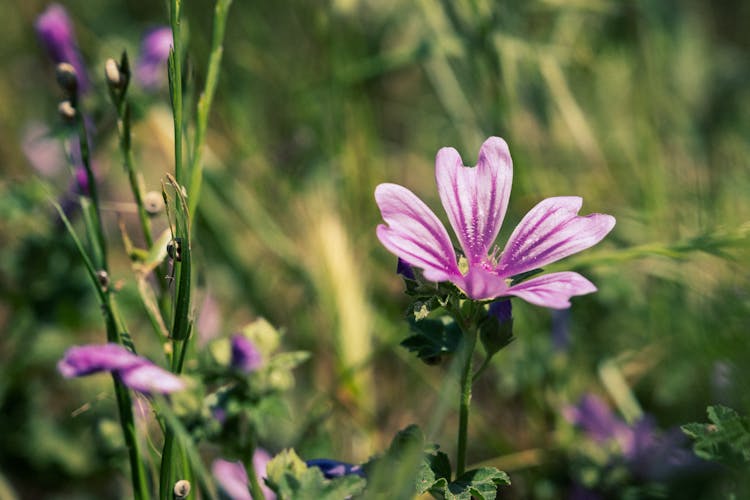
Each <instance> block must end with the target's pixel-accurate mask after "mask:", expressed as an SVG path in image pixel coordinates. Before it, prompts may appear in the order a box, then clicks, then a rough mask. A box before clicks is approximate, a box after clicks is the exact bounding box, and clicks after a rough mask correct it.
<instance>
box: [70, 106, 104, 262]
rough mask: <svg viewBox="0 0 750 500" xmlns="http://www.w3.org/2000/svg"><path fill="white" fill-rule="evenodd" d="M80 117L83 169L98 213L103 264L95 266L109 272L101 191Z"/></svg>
mask: <svg viewBox="0 0 750 500" xmlns="http://www.w3.org/2000/svg"><path fill="white" fill-rule="evenodd" d="M76 116H77V117H78V140H79V142H80V145H81V161H82V163H83V168H84V170H85V171H86V181H87V183H88V191H89V193H88V194H89V197H90V198H91V203H92V204H93V205H94V210H95V212H96V219H97V220H96V223H95V232H96V234H95V238H96V242H97V244H98V247H99V251H98V252H97V253H98V254H99V257H100V258H101V262H95V265H97V266H99V267H100V268H101V269H103V270H105V271H106V270H107V241H106V239H105V237H104V225H103V223H102V211H101V204H100V203H99V190H98V189H97V187H96V178H95V176H94V170H93V168H92V167H91V152H90V151H89V140H88V134H87V133H86V121H85V120H84V117H83V114H81V112H80V111H78V112H77V113H76Z"/></svg>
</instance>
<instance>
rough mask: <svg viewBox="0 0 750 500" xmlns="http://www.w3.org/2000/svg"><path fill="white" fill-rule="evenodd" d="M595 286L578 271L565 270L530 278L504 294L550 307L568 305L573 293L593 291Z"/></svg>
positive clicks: (558, 307) (581, 293) (555, 307)
mask: <svg viewBox="0 0 750 500" xmlns="http://www.w3.org/2000/svg"><path fill="white" fill-rule="evenodd" d="M595 291H596V287H595V286H594V284H593V283H591V282H590V281H589V280H587V279H586V278H584V277H583V276H581V275H580V274H578V273H574V272H570V271H565V272H561V273H550V274H543V275H542V276H539V277H536V278H531V279H530V280H527V281H524V282H522V283H519V284H517V285H514V286H512V287H510V288H508V290H506V292H505V294H506V295H515V296H516V297H520V298H522V299H523V300H525V301H526V302H530V303H532V304H534V305H537V306H542V307H550V308H552V309H565V308H568V307H570V298H571V297H573V296H574V295H585V294H587V293H593V292H595Z"/></svg>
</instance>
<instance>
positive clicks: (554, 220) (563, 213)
mask: <svg viewBox="0 0 750 500" xmlns="http://www.w3.org/2000/svg"><path fill="white" fill-rule="evenodd" d="M582 203H583V200H582V199H581V198H579V197H578V196H559V197H555V198H547V199H546V200H543V201H542V202H540V203H539V204H538V205H537V206H535V207H534V208H532V209H531V210H530V211H529V213H528V214H526V216H525V217H524V218H523V220H522V221H521V222H520V223H519V224H518V226H517V227H516V229H515V230H514V231H513V234H511V236H510V239H509V240H508V243H507V244H506V245H505V250H503V253H502V257H501V258H500V262H499V263H498V266H497V270H498V272H499V273H500V275H501V276H514V275H517V274H521V273H524V272H526V271H531V270H532V269H537V268H539V267H542V266H545V265H547V264H549V263H551V262H555V261H558V260H560V259H562V258H564V257H567V256H568V255H572V254H574V253H577V252H580V251H581V250H585V249H587V248H589V247H591V246H593V245H595V244H597V243H599V241H601V240H602V238H604V237H605V236H606V235H607V233H609V232H610V231H611V230H612V228H613V227H614V226H615V218H614V217H612V216H611V215H605V214H590V215H587V216H585V217H580V216H578V211H579V210H580V209H581V205H582Z"/></svg>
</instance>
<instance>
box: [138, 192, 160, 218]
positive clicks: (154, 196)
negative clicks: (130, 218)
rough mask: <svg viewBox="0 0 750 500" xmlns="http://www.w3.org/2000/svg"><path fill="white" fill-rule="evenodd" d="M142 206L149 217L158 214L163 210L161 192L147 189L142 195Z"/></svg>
mask: <svg viewBox="0 0 750 500" xmlns="http://www.w3.org/2000/svg"><path fill="white" fill-rule="evenodd" d="M143 208H145V209H146V213H148V215H150V216H151V217H154V216H156V215H159V214H160V213H161V211H162V210H164V198H163V197H162V195H161V193H157V192H156V191H149V192H148V193H146V194H145V195H144V196H143Z"/></svg>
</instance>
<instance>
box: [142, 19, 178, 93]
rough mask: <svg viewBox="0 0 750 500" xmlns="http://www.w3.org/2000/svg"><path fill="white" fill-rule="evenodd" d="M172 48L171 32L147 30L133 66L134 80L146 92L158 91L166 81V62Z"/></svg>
mask: <svg viewBox="0 0 750 500" xmlns="http://www.w3.org/2000/svg"><path fill="white" fill-rule="evenodd" d="M171 48H172V30H171V29H170V28H168V27H158V28H153V29H151V30H149V31H148V32H147V33H146V34H145V35H144V37H143V40H142V41H141V54H140V56H139V57H138V62H137V63H136V66H135V78H136V80H137V81H138V83H140V84H141V86H142V87H143V88H145V89H146V90H150V91H153V90H158V89H159V88H160V87H162V86H163V85H164V83H165V82H166V81H167V60H168V59H169V51H170V50H171Z"/></svg>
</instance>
